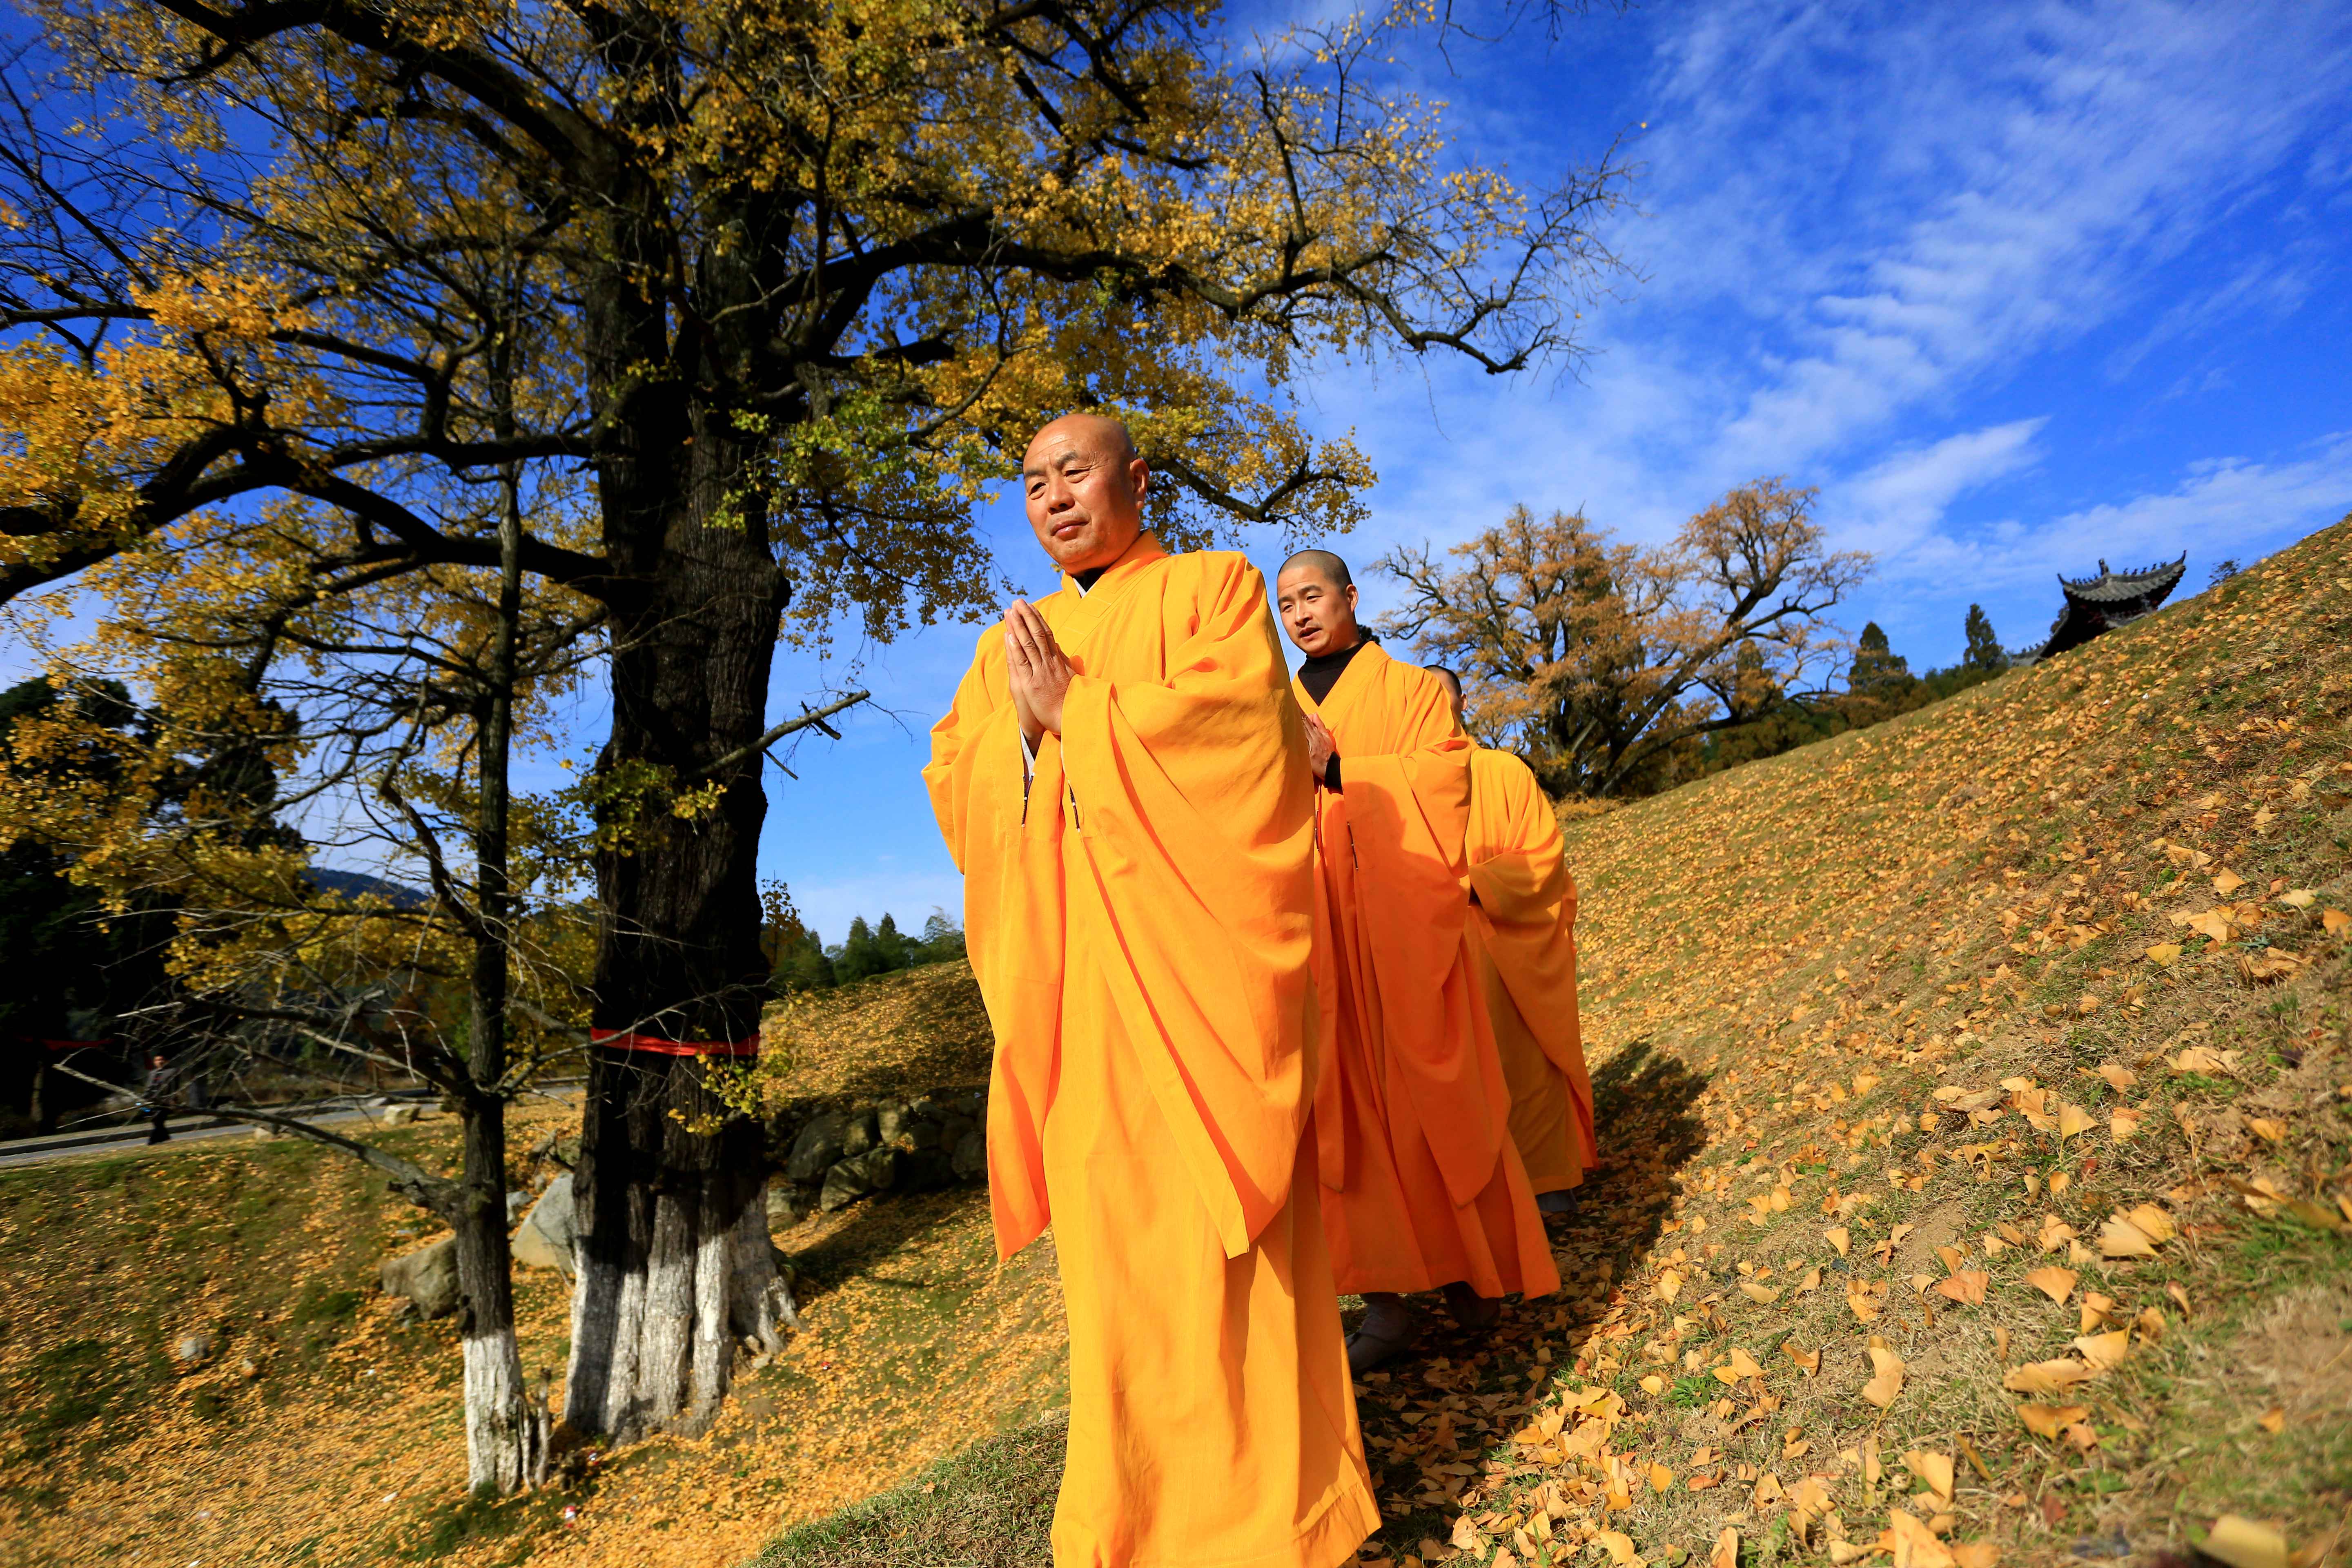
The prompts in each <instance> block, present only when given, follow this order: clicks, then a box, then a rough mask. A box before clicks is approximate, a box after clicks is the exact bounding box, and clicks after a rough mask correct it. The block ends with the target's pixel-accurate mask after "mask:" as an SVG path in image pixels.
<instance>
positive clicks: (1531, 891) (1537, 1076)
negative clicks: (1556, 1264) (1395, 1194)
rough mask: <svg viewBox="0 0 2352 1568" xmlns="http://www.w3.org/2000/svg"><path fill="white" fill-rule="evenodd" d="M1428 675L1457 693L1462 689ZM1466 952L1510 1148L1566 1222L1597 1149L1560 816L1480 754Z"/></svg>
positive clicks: (1523, 769)
mask: <svg viewBox="0 0 2352 1568" xmlns="http://www.w3.org/2000/svg"><path fill="white" fill-rule="evenodd" d="M1423 668H1427V669H1428V671H1429V672H1430V673H1431V674H1432V675H1434V676H1436V677H1437V678H1438V679H1441V680H1443V681H1444V682H1445V684H1446V688H1447V689H1448V690H1450V691H1451V692H1452V693H1453V697H1454V717H1455V719H1456V720H1459V719H1460V718H1461V716H1462V681H1461V679H1460V678H1459V677H1458V676H1456V675H1455V674H1454V672H1453V671H1452V670H1450V669H1446V668H1443V667H1441V666H1437V665H1428V666H1424V667H1423ZM1465 853H1466V855H1467V857H1468V859H1469V862H1470V950H1471V954H1472V957H1473V959H1474V960H1475V963H1476V966H1477V971H1478V981H1479V986H1480V989H1481V991H1482V992H1483V993H1484V994H1485V996H1486V1016H1487V1017H1488V1018H1489V1019H1491V1020H1492V1021H1493V1023H1494V1026H1495V1044H1496V1047H1497V1048H1498V1049H1499V1050H1500V1051H1501V1052H1502V1057H1503V1076H1504V1078H1505V1079H1506V1080H1507V1082H1508V1083H1509V1085H1510V1089H1511V1142H1513V1143H1515V1144H1516V1145H1517V1147H1518V1151H1519V1158H1520V1159H1521V1160H1523V1161H1525V1162H1526V1163H1527V1167H1528V1181H1529V1182H1530V1183H1531V1184H1533V1185H1534V1187H1535V1189H1536V1200H1537V1206H1538V1207H1539V1208H1541V1209H1542V1210H1543V1211H1544V1212H1545V1213H1547V1214H1555V1213H1562V1214H1564V1213H1566V1212H1568V1211H1569V1209H1570V1197H1569V1194H1570V1190H1571V1189H1573V1188H1575V1187H1576V1186H1578V1185H1580V1184H1581V1183H1582V1182H1583V1180H1584V1173H1585V1172H1586V1170H1588V1169H1589V1168H1590V1167H1591V1164H1592V1160H1593V1151H1594V1149H1595V1148H1596V1144H1595V1142H1594V1141H1593V1128H1592V1079H1591V1075H1590V1074H1589V1073H1587V1072H1586V1071H1585V1067H1584V1043H1583V1037H1582V1035H1581V1033H1580V1029H1579V1027H1578V1021H1577V1014H1576V879H1574V878H1573V877H1571V876H1570V875H1569V871H1568V858H1567V854H1566V849H1565V847H1564V846H1563V845H1562V843H1561V841H1560V836H1559V816H1557V815H1556V814H1555V813H1554V812H1553V811H1552V808H1551V802H1550V801H1549V799H1548V798H1546V796H1545V795H1544V792H1543V787H1542V786H1541V785H1540V784H1537V783H1536V775H1535V774H1534V773H1531V772H1529V771H1528V765H1527V763H1523V762H1521V761H1519V759H1518V758H1517V757H1515V756H1513V755H1511V754H1510V753H1509V752H1495V751H1489V750H1487V749H1486V747H1484V746H1481V747H1479V748H1478V749H1477V750H1475V751H1474V752H1471V753H1470V831H1469V834H1468V836H1467V838H1466V841H1465Z"/></svg>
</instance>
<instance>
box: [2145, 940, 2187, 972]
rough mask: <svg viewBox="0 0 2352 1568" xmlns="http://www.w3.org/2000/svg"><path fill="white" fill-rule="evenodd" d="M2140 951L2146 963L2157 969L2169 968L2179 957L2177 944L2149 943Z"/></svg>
mask: <svg viewBox="0 0 2352 1568" xmlns="http://www.w3.org/2000/svg"><path fill="white" fill-rule="evenodd" d="M2142 951H2143V952H2144V953H2145V955H2146V957H2147V961H2148V962H2149V963H2153V964H2155V965H2156V966H2157V967H2158V969H2166V968H2169V967H2170V966H2171V965H2172V964H2173V963H2176V962H2177V961H2178V960H2179V957H2180V944H2179V942H2151V943H2150V944H2149V945H2148V946H2147V948H2145V949H2143V950H2142Z"/></svg>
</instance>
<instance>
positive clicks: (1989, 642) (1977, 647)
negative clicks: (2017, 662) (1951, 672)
mask: <svg viewBox="0 0 2352 1568" xmlns="http://www.w3.org/2000/svg"><path fill="white" fill-rule="evenodd" d="M1967 631H1968V637H1969V650H1968V652H1966V653H1964V654H1962V655H1961V656H1960V668H1963V669H1985V670H1995V669H2007V668H2009V655H2007V654H2005V653H2003V652H2002V651H2001V649H2000V638H1999V637H1995V636H1993V631H1992V617H1990V616H1987V615H1986V614H1985V613H1984V606H1983V605H1969V618H1968V625H1967Z"/></svg>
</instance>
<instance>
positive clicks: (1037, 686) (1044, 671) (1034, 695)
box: [1004, 599, 1075, 748]
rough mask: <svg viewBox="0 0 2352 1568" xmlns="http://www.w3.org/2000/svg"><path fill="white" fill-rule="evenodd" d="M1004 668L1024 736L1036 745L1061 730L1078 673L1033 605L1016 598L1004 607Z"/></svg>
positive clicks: (1050, 628)
mask: <svg viewBox="0 0 2352 1568" xmlns="http://www.w3.org/2000/svg"><path fill="white" fill-rule="evenodd" d="M1004 667H1005V672H1006V674H1007V675H1008V676H1009V677H1010V679H1011V680H1012V683H1013V712H1014V713H1016V714H1017V715H1019V717H1020V720H1021V735H1022V738H1023V739H1024V740H1025V741H1027V742H1029V744H1030V745H1031V747H1033V748H1034V747H1035V745H1036V744H1037V739H1038V737H1039V736H1040V735H1043V734H1045V732H1046V731H1052V732H1053V733H1055V734H1056V735H1058V734H1060V733H1061V732H1062V699H1063V698H1065V697H1066V696H1068V695H1069V691H1070V677H1071V675H1072V674H1074V673H1075V672H1074V671H1073V670H1072V669H1071V668H1070V661H1069V660H1068V659H1066V658H1063V657H1062V647H1061V645H1060V644H1059V643H1056V642H1055V640H1054V628H1053V627H1051V626H1047V625H1046V624H1045V616H1041V615H1039V614H1038V613H1037V611H1036V608H1035V606H1034V605H1031V604H1029V603H1028V602H1027V601H1026V600H1024V599H1015V600H1013V603H1011V604H1010V605H1006V606H1005V607H1004Z"/></svg>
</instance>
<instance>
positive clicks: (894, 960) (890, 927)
mask: <svg viewBox="0 0 2352 1568" xmlns="http://www.w3.org/2000/svg"><path fill="white" fill-rule="evenodd" d="M914 948H915V944H914V943H913V942H908V940H907V933H906V932H904V931H900V930H899V929H898V921H896V920H894V919H892V918H891V916H890V915H889V914H888V913H887V911H886V912H885V913H884V914H883V916H882V923H881V924H880V925H878V926H876V927H875V928H874V954H875V956H876V957H877V958H878V959H880V960H881V961H882V969H881V973H884V974H887V973H890V972H891V971H892V970H896V969H905V968H907V967H908V965H909V964H913V963H920V962H922V961H921V960H920V959H919V958H917V957H916V956H915V952H914Z"/></svg>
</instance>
